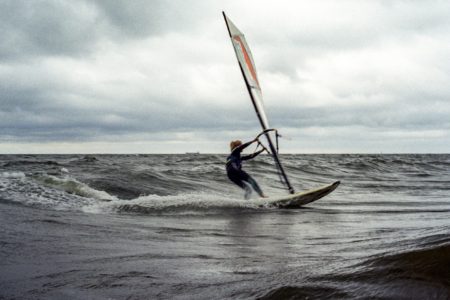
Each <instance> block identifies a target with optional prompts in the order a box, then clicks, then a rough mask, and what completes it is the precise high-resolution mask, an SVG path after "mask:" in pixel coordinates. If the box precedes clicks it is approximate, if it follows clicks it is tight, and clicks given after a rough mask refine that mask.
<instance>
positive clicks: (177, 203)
mask: <svg viewBox="0 0 450 300" xmlns="http://www.w3.org/2000/svg"><path fill="white" fill-rule="evenodd" d="M240 197H241V196H239V198H237V197H230V195H224V194H212V193H211V192H206V191H205V192H195V193H188V194H185V193H183V194H178V195H169V196H159V195H147V196H141V197H138V198H135V199H132V200H121V199H117V200H114V201H111V202H108V203H97V204H95V205H94V206H91V207H85V208H84V209H83V210H84V211H86V212H94V213H98V212H120V211H127V212H138V213H145V212H149V211H155V212H157V211H162V210H173V209H185V210H197V209H223V208H259V207H261V206H262V205H263V203H262V202H261V199H251V200H244V199H242V198H240Z"/></svg>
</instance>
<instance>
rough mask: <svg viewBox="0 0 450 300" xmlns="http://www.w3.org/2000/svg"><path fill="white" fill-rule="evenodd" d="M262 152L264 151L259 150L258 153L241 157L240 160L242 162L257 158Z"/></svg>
mask: <svg viewBox="0 0 450 300" xmlns="http://www.w3.org/2000/svg"><path fill="white" fill-rule="evenodd" d="M264 150H265V149H261V150H259V151H258V152H255V153H253V154H250V155H246V156H243V157H241V159H242V160H248V159H252V158H255V157H257V156H258V155H259V154H261V153H262V152H263V151H264Z"/></svg>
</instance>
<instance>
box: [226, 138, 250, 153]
mask: <svg viewBox="0 0 450 300" xmlns="http://www.w3.org/2000/svg"><path fill="white" fill-rule="evenodd" d="M254 142H256V140H252V141H250V142H247V143H244V144H242V145H240V146H237V147H236V148H234V149H233V151H232V152H231V154H236V153H238V152H241V151H242V150H244V149H245V148H247V147H248V146H250V145H251V144H253V143H254Z"/></svg>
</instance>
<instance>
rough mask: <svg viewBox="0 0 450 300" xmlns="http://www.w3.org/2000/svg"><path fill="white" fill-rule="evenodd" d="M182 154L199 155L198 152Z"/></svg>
mask: <svg viewBox="0 0 450 300" xmlns="http://www.w3.org/2000/svg"><path fill="white" fill-rule="evenodd" d="M184 154H188V155H198V154H200V152H198V151H197V152H186V153H184Z"/></svg>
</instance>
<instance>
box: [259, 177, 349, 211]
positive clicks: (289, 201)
mask: <svg viewBox="0 0 450 300" xmlns="http://www.w3.org/2000/svg"><path fill="white" fill-rule="evenodd" d="M339 184H340V181H336V182H334V183H332V184H328V185H325V186H322V187H320V188H317V189H312V190H308V191H303V192H299V193H295V194H290V195H286V196H275V197H269V198H265V199H260V201H261V206H269V207H271V206H272V207H273V206H274V207H278V208H299V207H301V206H303V205H306V204H308V203H311V202H314V201H316V200H319V199H320V198H322V197H324V196H326V195H328V194H329V193H331V192H332V191H334V190H335V189H336V188H337V187H338V185H339Z"/></svg>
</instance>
